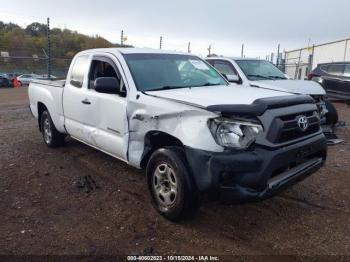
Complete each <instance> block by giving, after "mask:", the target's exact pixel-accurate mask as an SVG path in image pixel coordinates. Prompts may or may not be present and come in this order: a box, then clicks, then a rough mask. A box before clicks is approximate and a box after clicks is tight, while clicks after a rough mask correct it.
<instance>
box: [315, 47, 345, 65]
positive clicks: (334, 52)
mask: <svg viewBox="0 0 350 262" xmlns="http://www.w3.org/2000/svg"><path fill="white" fill-rule="evenodd" d="M345 44H346V41H342V42H337V43H333V44H329V45H322V46H317V47H315V52H314V62H313V65H312V67H313V68H315V67H316V66H317V65H318V64H322V63H329V62H342V61H344V54H345Z"/></svg>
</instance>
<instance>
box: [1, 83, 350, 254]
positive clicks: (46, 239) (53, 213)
mask: <svg viewBox="0 0 350 262" xmlns="http://www.w3.org/2000/svg"><path fill="white" fill-rule="evenodd" d="M336 106H337V109H338V110H339V113H340V118H341V120H344V121H346V122H347V123H350V108H349V107H348V106H346V105H344V104H340V103H339V104H336ZM338 134H339V136H340V137H341V138H343V139H344V140H345V142H344V143H343V144H341V145H337V146H333V147H330V148H329V156H328V160H327V164H326V166H325V167H324V168H322V170H321V171H319V172H318V173H316V174H314V175H313V176H311V177H309V178H307V179H306V180H304V181H302V182H301V183H299V184H298V185H296V186H294V187H293V188H291V189H289V190H287V191H285V192H283V193H282V194H281V195H279V196H276V197H274V198H272V199H269V200H266V201H264V202H259V203H251V204H244V205H236V206H224V205H219V204H218V203H215V202H210V201H207V200H205V201H204V203H203V206H202V208H201V210H200V212H199V213H198V215H197V216H195V217H194V218H193V219H192V220H190V221H186V222H183V223H181V224H174V223H171V222H169V221H167V220H165V219H163V218H162V217H160V216H159V215H158V214H157V213H156V212H155V211H154V210H153V208H152V207H151V203H150V200H149V197H148V192H147V188H146V183H145V177H144V173H143V171H139V170H136V169H133V168H131V167H129V166H127V165H126V164H124V163H122V162H120V161H118V160H115V159H113V158H112V157H109V156H107V155H105V154H103V153H101V152H99V151H97V150H94V149H92V148H89V147H87V146H85V145H83V144H81V143H79V142H76V141H74V140H69V142H68V143H67V144H66V146H65V147H62V148H59V149H49V148H47V147H46V146H45V145H44V143H43V142H42V138H41V134H40V133H39V132H38V127H37V122H36V121H35V120H34V119H33V118H32V116H31V114H30V111H29V109H28V98H27V88H20V89H0V150H1V155H0V176H1V182H0V210H1V215H0V254H8V255H13V254H32V255H43V254H45V255H46V254H56V255H63V254H65V255H72V254H75V255H77V254H78V255H91V254H97V255H99V254H107V255H116V254H193V255H201V254H212V255H219V254H221V255H232V254H234V255H237V254H298V255H315V254H337V255H344V254H348V255H349V254H350V223H349V222H350V189H349V188H350V144H349V141H350V132H349V128H348V127H346V128H341V129H339V130H338ZM81 176H89V177H91V178H92V179H93V180H94V181H95V182H96V185H97V188H93V190H91V192H86V191H85V190H84V189H81V188H79V187H78V184H77V181H79V178H80V177H81Z"/></svg>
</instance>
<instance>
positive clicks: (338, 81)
mask: <svg viewBox="0 0 350 262" xmlns="http://www.w3.org/2000/svg"><path fill="white" fill-rule="evenodd" d="M308 79H309V80H313V81H316V82H317V83H319V84H321V85H322V86H323V87H324V89H326V92H327V94H328V96H329V97H331V98H335V99H346V100H350V62H339V63H326V64H319V65H318V66H317V67H316V68H315V69H314V70H313V71H312V72H311V73H310V74H309V75H308Z"/></svg>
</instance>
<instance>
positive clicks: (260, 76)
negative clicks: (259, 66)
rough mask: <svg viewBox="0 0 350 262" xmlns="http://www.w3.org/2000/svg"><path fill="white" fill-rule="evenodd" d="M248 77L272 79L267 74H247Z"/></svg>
mask: <svg viewBox="0 0 350 262" xmlns="http://www.w3.org/2000/svg"><path fill="white" fill-rule="evenodd" d="M247 76H248V77H259V78H263V79H270V80H271V79H272V78H271V77H269V76H263V75H247Z"/></svg>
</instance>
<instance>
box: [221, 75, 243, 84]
mask: <svg viewBox="0 0 350 262" xmlns="http://www.w3.org/2000/svg"><path fill="white" fill-rule="evenodd" d="M223 76H224V77H225V78H226V80H227V81H229V82H230V83H239V82H240V79H239V77H238V75H225V74H223Z"/></svg>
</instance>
